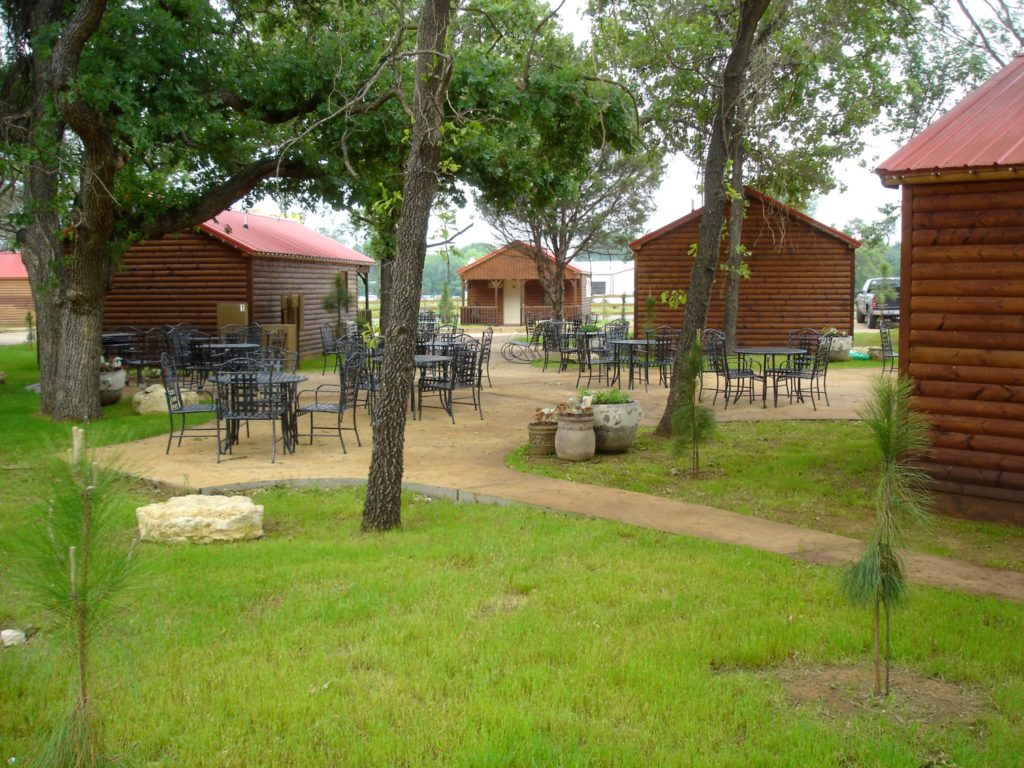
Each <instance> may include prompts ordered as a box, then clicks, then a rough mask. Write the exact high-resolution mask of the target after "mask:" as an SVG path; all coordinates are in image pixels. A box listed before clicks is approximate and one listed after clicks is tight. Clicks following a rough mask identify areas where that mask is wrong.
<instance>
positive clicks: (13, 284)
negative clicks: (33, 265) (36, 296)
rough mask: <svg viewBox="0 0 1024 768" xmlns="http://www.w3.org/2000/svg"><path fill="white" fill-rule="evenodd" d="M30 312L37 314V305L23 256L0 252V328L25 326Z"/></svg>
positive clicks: (11, 252)
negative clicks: (33, 299) (26, 316)
mask: <svg viewBox="0 0 1024 768" xmlns="http://www.w3.org/2000/svg"><path fill="white" fill-rule="evenodd" d="M29 312H32V313H33V314H35V304H33V303H32V289H31V288H30V287H29V284H28V272H27V271H26V269H25V265H24V264H23V263H22V261H21V254H20V253H16V252H14V251H0V328H2V327H4V326H17V327H19V328H20V327H22V326H24V325H25V315H26V314H28V313H29Z"/></svg>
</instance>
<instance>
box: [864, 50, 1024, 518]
mask: <svg viewBox="0 0 1024 768" xmlns="http://www.w3.org/2000/svg"><path fill="white" fill-rule="evenodd" d="M1022 126H1024V57H1022V56H1017V57H1016V58H1015V59H1014V60H1013V61H1012V62H1011V63H1010V64H1009V65H1007V66H1006V67H1005V68H1004V69H1002V70H1001V71H1000V72H998V73H997V74H996V75H994V76H993V77H992V78H990V79H989V80H988V81H987V82H985V83H984V84H982V85H981V86H980V87H979V88H978V89H977V90H975V91H973V92H972V93H971V94H969V95H968V96H967V97H966V98H965V99H964V100H963V101H961V102H960V103H959V104H957V105H956V106H955V107H953V109H951V110H950V111H949V112H947V113H946V114H945V115H943V116H942V117H941V118H939V119H938V120H937V121H936V122H934V123H933V124H932V125H930V126H929V127H928V128H927V129H925V130H924V131H922V132H921V133H920V134H918V135H917V136H916V137H915V138H914V139H912V140H911V141H910V142H909V143H907V144H906V146H904V147H902V148H901V149H900V150H899V151H898V152H896V153H895V154H894V155H893V156H892V157H890V158H889V159H888V160H886V161H885V162H884V163H882V165H881V167H879V168H878V169H877V173H878V174H879V176H880V177H881V179H882V183H883V184H885V185H886V186H889V187H900V186H902V187H903V236H902V254H901V263H900V277H901V293H900V303H901V308H900V372H901V373H904V374H909V375H910V376H911V377H912V378H913V379H914V386H915V390H916V393H917V397H916V398H915V402H916V403H917V405H918V407H920V408H921V409H922V410H924V411H925V412H926V413H927V414H928V416H929V418H930V419H931V421H932V423H933V425H934V430H933V432H932V439H933V443H934V451H933V453H932V455H931V456H930V458H929V460H928V461H927V462H926V463H925V466H926V468H927V469H928V470H929V472H930V473H931V474H932V476H933V477H934V478H935V481H936V485H935V488H936V490H937V491H938V492H939V494H938V507H939V509H940V511H943V512H946V513H949V514H954V515H958V516H964V517H970V518H974V519H989V520H993V519H994V520H1006V521H1012V522H1014V523H1016V524H1024V128H1022Z"/></svg>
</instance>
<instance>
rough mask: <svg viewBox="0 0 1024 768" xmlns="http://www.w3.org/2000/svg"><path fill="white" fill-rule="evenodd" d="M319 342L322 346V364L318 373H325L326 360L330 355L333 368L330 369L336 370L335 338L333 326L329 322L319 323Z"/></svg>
mask: <svg viewBox="0 0 1024 768" xmlns="http://www.w3.org/2000/svg"><path fill="white" fill-rule="evenodd" d="M320 344H321V346H322V347H323V355H324V365H323V368H322V369H321V371H320V373H321V374H324V373H327V360H328V359H329V358H330V357H334V368H333V369H332V370H335V371H336V370H338V355H337V351H336V350H335V345H336V344H337V339H336V338H335V336H334V326H333V325H331V324H330V323H321V324H320Z"/></svg>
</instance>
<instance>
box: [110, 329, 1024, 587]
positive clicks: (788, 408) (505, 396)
mask: <svg viewBox="0 0 1024 768" xmlns="http://www.w3.org/2000/svg"><path fill="white" fill-rule="evenodd" d="M500 344H501V340H500V339H499V338H496V339H495V355H494V357H493V359H492V365H491V377H492V380H493V382H494V387H493V388H491V389H487V388H485V390H484V409H485V410H484V416H485V418H484V420H480V418H479V417H478V416H477V414H476V413H474V412H473V410H472V408H469V407H467V406H464V407H461V408H460V407H458V406H457V407H456V411H455V418H456V423H455V424H452V423H451V421H450V420H449V418H448V416H447V414H445V413H444V412H443V411H440V410H437V409H432V410H430V411H429V412H428V411H424V416H423V420H422V421H409V422H408V425H407V429H406V455H405V480H406V483H407V484H408V485H409V486H410V487H412V488H418V489H420V490H422V491H424V492H427V493H432V494H435V495H446V496H450V497H452V498H458V499H464V500H480V501H503V502H516V503H523V504H531V505H536V506H539V507H544V508H547V509H554V510H560V511H565V512H571V513H578V514H582V515H589V516H592V517H601V518H606V519H609V520H617V521H620V522H623V523H628V524H631V525H640V526H645V527H648V528H652V529H656V530H660V531H665V532H668V533H676V534H685V535H689V536H695V537H699V538H704V539H710V540H714V541H721V542H726V543H730V544H738V545H742V546H749V547H753V548H755V549H759V550H763V551H766V552H775V553H778V554H783V555H788V556H791V557H796V558H800V559H803V560H807V561H809V562H814V563H822V564H828V565H839V564H843V563H847V562H849V561H850V560H851V559H853V558H854V557H856V555H857V554H858V553H859V552H860V549H861V546H862V545H861V542H860V541H858V540H855V539H850V538H847V537H844V536H837V535H834V534H830V533H823V532H821V531H813V530H809V529H804V528H798V527H795V526H792V525H787V524H784V523H776V522H771V521H768V520H762V519H759V518H756V517H750V516H747V515H740V514H736V513H733V512H728V511H725V510H721V509H715V508H713V507H708V506H703V505H699V504H689V503H686V502H681V501H673V500H669V499H663V498H659V497H656V496H648V495H645V494H639V493H631V492H629V491H620V490H615V489H609V488H604V487H602V488H597V487H593V486H589V485H583V484H579V483H572V482H568V481H562V480H556V479H553V478H545V477H538V476H533V475H531V476H529V477H524V476H523V475H522V474H520V473H518V472H515V471H513V470H511V469H509V468H508V467H506V466H505V464H504V457H505V456H506V455H507V454H508V453H509V452H510V451H511V450H513V449H514V448H516V447H517V446H520V445H523V444H524V443H525V442H526V440H527V434H526V425H527V423H528V422H529V421H530V420H531V417H532V415H533V412H534V410H535V409H536V408H538V407H543V406H547V405H553V404H555V403H557V402H559V401H561V400H562V399H564V398H565V397H567V396H569V395H572V394H574V393H575V389H576V388H575V384H576V375H575V374H574V373H568V372H566V373H562V374H559V373H554V372H551V371H549V372H547V373H542V372H541V371H540V370H539V369H536V368H533V367H531V366H526V365H512V364H509V363H505V362H504V361H503V360H501V358H500V356H499V355H498V354H497V350H498V348H499V347H500ZM874 376H877V372H876V371H873V370H871V369H859V370H841V369H834V370H833V371H830V373H829V395H830V399H831V401H832V405H831V407H821V408H819V410H818V411H816V412H815V411H813V410H812V409H811V407H810V405H809V404H793V405H788V404H787V405H785V406H784V407H779V408H777V409H776V408H772V407H770V405H769V407H768V408H767V409H763V408H762V407H761V404H760V402H755V403H754V404H753V405H751V404H748V403H745V402H741V403H738V404H736V405H730V406H729V409H728V410H727V411H723V410H722V409H721V407H720V406H721V403H719V407H718V408H717V417H718V419H719V421H733V420H761V419H769V420H776V419H778V420H790V419H854V418H856V417H857V412H858V410H859V408H860V407H861V405H862V404H863V402H864V398H865V396H866V394H867V392H868V390H869V389H870V384H871V381H872V380H873V378H874ZM320 379H321V377H320V376H319V375H315V376H313V377H312V378H311V381H310V386H312V385H315V384H316V383H318V382H319V381H320ZM665 396H666V392H665V390H664V389H662V388H660V387H657V386H653V385H652V386H651V388H650V391H648V392H644V391H642V390H639V391H635V392H634V397H635V398H636V399H637V400H638V401H639V402H640V403H641V404H642V406H643V408H644V411H645V413H646V414H647V416H646V417H645V419H644V423H645V424H648V425H654V424H655V423H656V422H657V420H658V418H660V416H661V414H662V412H663V411H664V404H665ZM769 396H770V395H769ZM428 402H429V401H428ZM359 417H360V421H359V429H360V435H361V436H362V443H363V445H362V447H361V448H360V447H356V446H355V441H354V440H351V439H350V436H349V434H348V433H347V434H346V444H347V445H348V446H349V452H348V454H347V455H344V456H343V455H341V453H340V450H339V446H338V442H337V441H336V440H333V439H330V438H320V439H318V440H317V441H316V442H315V443H314V445H312V446H308V445H300V446H299V448H298V450H297V451H296V452H295V453H294V454H291V455H283V456H282V455H281V453H280V452H279V453H278V459H277V462H276V463H275V464H270V462H269V429H267V432H266V433H264V432H263V427H262V426H261V425H258V424H254V425H253V427H252V436H251V438H249V439H243V441H242V443H241V444H240V445H238V446H236V448H235V452H234V454H233V455H232V456H229V457H225V458H224V459H223V460H222V462H221V463H220V464H219V465H218V464H217V463H216V461H215V458H214V450H213V444H212V441H211V440H186V441H185V442H184V443H183V444H182V446H181V447H180V448H178V447H174V448H172V449H171V453H170V455H169V456H165V455H164V448H165V446H166V442H167V438H166V436H163V437H154V438H150V439H147V440H141V441H137V442H134V443H130V444H126V445H120V446H117V447H115V448H113V449H110V451H109V453H112V454H116V459H115V462H116V463H117V464H119V465H120V467H121V468H122V469H124V470H125V471H128V472H131V473H132V474H135V475H138V476H141V477H145V478H149V479H152V480H154V481H157V482H161V483H164V484H168V485H172V486H177V487H182V488H188V489H191V490H193V491H200V490H201V491H206V492H210V491H214V490H217V489H221V488H224V487H234V488H246V487H253V486H257V485H262V484H273V483H281V482H320V483H352V482H362V481H365V479H366V477H367V474H368V471H369V463H370V454H371V449H370V440H371V430H370V427H369V423H368V420H367V419H366V418H365V414H364V413H363V412H360V413H359ZM906 562H907V568H908V573H909V576H910V578H911V579H912V580H913V581H916V582H919V583H923V584H931V585H934V586H940V587H947V588H950V589H957V590H962V591H966V592H972V593H977V594H987V595H995V596H998V597H1001V598H1005V599H1011V600H1020V601H1024V574H1022V573H1017V572H1014V571H1005V570H999V569H994V568H985V567H981V566H976V565H972V564H969V563H964V562H961V561H957V560H951V559H949V558H942V557H934V556H930V555H922V554H917V553H907V558H906Z"/></svg>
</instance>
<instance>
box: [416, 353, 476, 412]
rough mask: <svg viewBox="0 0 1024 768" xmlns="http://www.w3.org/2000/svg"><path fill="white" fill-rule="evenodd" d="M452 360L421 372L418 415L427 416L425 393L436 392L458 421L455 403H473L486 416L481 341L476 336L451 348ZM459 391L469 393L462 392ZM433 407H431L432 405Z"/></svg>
mask: <svg viewBox="0 0 1024 768" xmlns="http://www.w3.org/2000/svg"><path fill="white" fill-rule="evenodd" d="M448 358H449V359H448V362H446V363H445V364H443V365H441V366H438V367H437V368H434V369H430V370H425V371H424V372H423V373H421V374H420V378H419V382H418V384H417V397H418V400H419V407H418V412H419V413H418V415H419V418H421V419H422V418H423V395H424V394H426V393H429V392H436V393H437V395H438V397H439V399H440V401H441V402H440V407H441V408H443V409H444V410H445V411H446V412H447V413H448V415H449V416H450V417H451V420H452V424H454V423H455V408H454V406H455V404H456V403H464V404H467V405H470V404H471V405H472V406H473V408H474V410H476V411H478V412H479V414H480V418H481V419H483V417H484V410H483V404H482V402H481V398H480V394H481V381H482V369H481V359H480V343H479V342H478V341H477V340H476V339H472V338H470V339H468V340H467V341H464V342H463V343H461V344H458V345H456V346H454V347H452V349H451V350H450V354H449V355H448ZM459 393H468V395H467V394H461V395H460V394H459ZM428 407H431V406H428Z"/></svg>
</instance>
